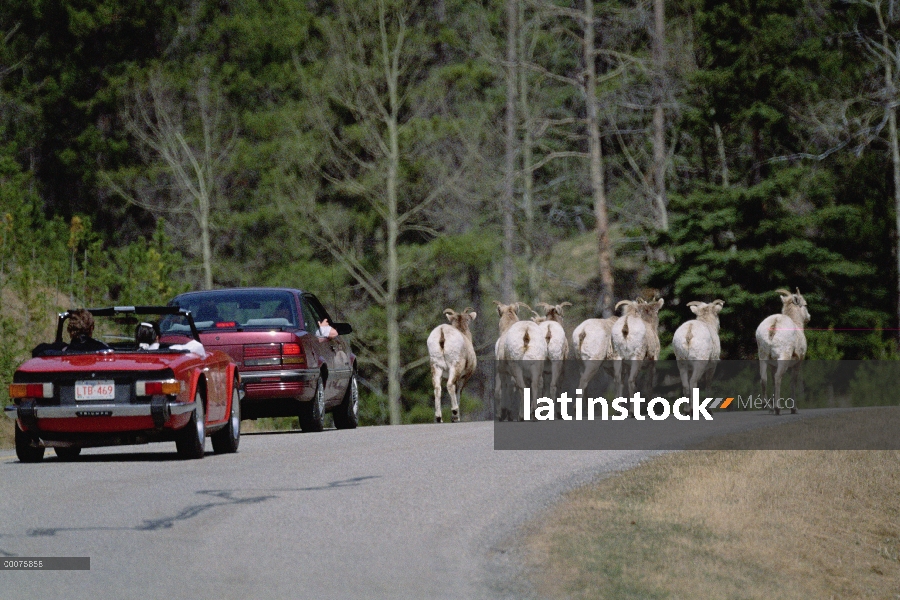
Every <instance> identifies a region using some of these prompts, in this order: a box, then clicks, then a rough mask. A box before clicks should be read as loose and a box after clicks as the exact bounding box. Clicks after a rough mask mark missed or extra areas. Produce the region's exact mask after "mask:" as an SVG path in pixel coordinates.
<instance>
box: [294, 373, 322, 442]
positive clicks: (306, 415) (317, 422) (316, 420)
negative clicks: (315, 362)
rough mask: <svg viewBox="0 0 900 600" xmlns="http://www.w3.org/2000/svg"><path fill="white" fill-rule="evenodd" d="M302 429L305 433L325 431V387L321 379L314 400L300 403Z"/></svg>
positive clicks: (317, 384) (317, 383)
mask: <svg viewBox="0 0 900 600" xmlns="http://www.w3.org/2000/svg"><path fill="white" fill-rule="evenodd" d="M299 417H300V429H302V430H303V431H304V432H305V433H310V432H315V431H322V430H323V429H325V385H324V384H323V383H322V378H321V377H320V378H319V380H318V382H316V394H315V396H313V397H312V400H309V401H306V402H301V403H300V414H299Z"/></svg>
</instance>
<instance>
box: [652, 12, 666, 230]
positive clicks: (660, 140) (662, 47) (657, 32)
mask: <svg viewBox="0 0 900 600" xmlns="http://www.w3.org/2000/svg"><path fill="white" fill-rule="evenodd" d="M653 21H654V35H653V66H654V70H655V71H656V72H655V74H654V75H655V76H654V78H653V183H654V192H655V194H656V197H655V198H654V201H655V204H656V211H657V213H658V216H657V219H658V220H657V226H658V227H659V228H660V229H661V230H663V231H666V230H667V229H669V213H668V208H667V204H668V202H667V200H666V121H665V114H664V112H663V104H664V103H665V93H666V20H665V4H664V1H663V0H653Z"/></svg>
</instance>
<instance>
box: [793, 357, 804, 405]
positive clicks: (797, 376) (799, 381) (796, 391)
mask: <svg viewBox="0 0 900 600" xmlns="http://www.w3.org/2000/svg"><path fill="white" fill-rule="evenodd" d="M802 393H803V373H801V372H800V363H799V362H798V363H797V364H795V365H794V368H793V369H791V394H793V396H795V398H794V406H793V408H791V414H792V415H796V414H797V398H799V397H800V394H802Z"/></svg>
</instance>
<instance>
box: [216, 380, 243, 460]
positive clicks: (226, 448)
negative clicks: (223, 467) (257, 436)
mask: <svg viewBox="0 0 900 600" xmlns="http://www.w3.org/2000/svg"><path fill="white" fill-rule="evenodd" d="M239 386H240V384H239V383H238V380H237V379H235V380H234V382H232V384H231V413H229V415H228V424H227V425H226V426H225V427H223V428H222V429H220V430H218V431H217V432H215V433H214V434H212V435H211V436H210V438H211V439H212V447H213V452H215V453H216V454H232V453H234V452H237V449H238V444H240V442H241V392H240V387H239Z"/></svg>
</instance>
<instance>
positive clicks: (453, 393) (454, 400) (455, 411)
mask: <svg viewBox="0 0 900 600" xmlns="http://www.w3.org/2000/svg"><path fill="white" fill-rule="evenodd" d="M458 380H459V372H457V370H456V368H455V367H450V372H449V373H448V374H447V393H448V394H450V421H452V422H453V423H456V422H458V421H459V397H458V395H457V390H456V384H457V381H458Z"/></svg>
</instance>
